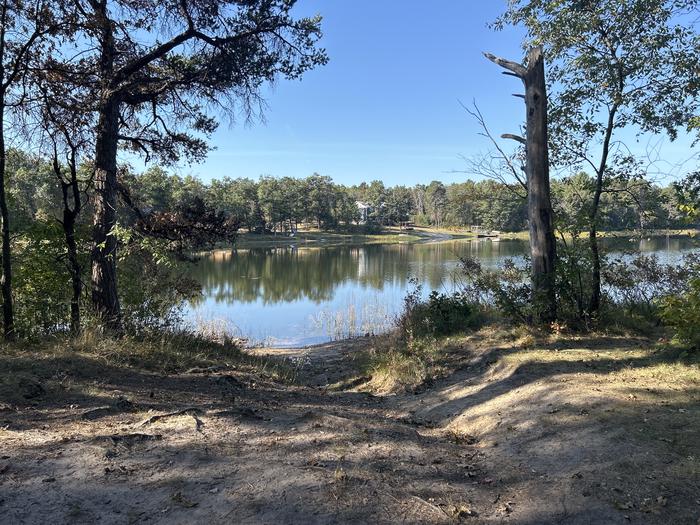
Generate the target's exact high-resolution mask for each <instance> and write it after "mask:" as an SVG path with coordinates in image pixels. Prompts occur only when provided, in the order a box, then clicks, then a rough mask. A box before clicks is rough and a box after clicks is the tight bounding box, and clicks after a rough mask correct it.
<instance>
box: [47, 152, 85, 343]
mask: <svg viewBox="0 0 700 525" xmlns="http://www.w3.org/2000/svg"><path fill="white" fill-rule="evenodd" d="M69 162H70V165H69V170H70V181H69V182H66V181H65V180H64V179H63V176H62V175H61V166H60V164H59V162H58V153H57V152H56V150H54V159H53V169H54V173H55V175H56V178H57V179H58V182H59V184H60V185H61V194H62V197H63V221H61V225H62V226H63V235H64V237H65V240H66V255H67V256H68V271H69V272H70V276H71V286H72V290H73V295H72V297H71V301H70V331H71V334H73V335H76V334H78V333H79V332H80V295H81V294H82V291H83V281H82V267H81V265H80V261H79V260H78V245H77V242H76V240H75V222H76V219H77V217H78V215H79V214H80V211H81V209H82V201H81V198H80V187H79V185H78V172H77V166H76V154H75V148H73V149H72V151H71V155H70V159H69ZM69 190H70V196H69V193H68V192H69ZM71 196H72V198H73V206H72V207H71V204H70V197H71Z"/></svg>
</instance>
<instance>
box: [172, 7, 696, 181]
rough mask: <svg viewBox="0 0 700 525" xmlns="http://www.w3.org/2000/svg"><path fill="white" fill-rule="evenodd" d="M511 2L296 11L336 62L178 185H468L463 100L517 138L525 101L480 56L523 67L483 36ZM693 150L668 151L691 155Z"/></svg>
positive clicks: (276, 95) (291, 87) (223, 140)
mask: <svg viewBox="0 0 700 525" xmlns="http://www.w3.org/2000/svg"><path fill="white" fill-rule="evenodd" d="M504 4H505V0H502V1H501V0H484V1H477V0H437V1H435V2H425V1H418V0H381V1H380V0H299V4H298V6H297V8H296V10H297V13H298V14H304V15H306V14H315V13H320V14H321V15H322V16H323V17H324V20H323V31H324V38H323V41H322V45H323V46H324V47H325V48H326V49H327V52H328V55H329V57H330V61H329V63H328V65H327V66H324V67H319V68H317V69H316V70H314V71H311V72H309V73H307V74H306V75H305V76H304V77H303V78H302V79H301V80H300V81H293V82H290V81H285V80H281V81H280V82H278V83H277V85H276V86H275V87H274V88H273V89H271V90H270V91H269V92H267V93H266V99H267V102H268V106H269V107H268V109H267V111H266V122H265V123H255V124H253V125H250V126H246V125H243V124H238V125H235V126H233V127H231V126H229V125H228V123H226V122H222V124H221V127H220V129H219V130H218V131H217V133H216V134H215V136H214V137H213V145H214V146H215V147H216V150H215V151H212V152H211V153H210V155H209V157H208V159H207V161H206V162H205V163H203V164H197V165H193V166H182V167H181V168H180V169H179V170H178V171H179V173H180V174H183V175H184V174H189V173H191V174H195V175H198V176H199V177H201V178H202V179H203V180H205V181H209V180H210V179H212V178H220V177H223V176H230V177H234V178H235V177H250V178H254V179H257V178H258V177H259V176H260V175H273V176H280V177H281V176H292V177H306V176H308V175H310V174H311V173H313V172H317V173H320V174H322V175H329V176H331V177H332V178H333V179H334V180H335V181H336V182H339V183H343V184H356V183H359V182H362V181H370V180H372V179H380V180H382V181H384V183H385V184H387V185H395V184H406V185H413V184H416V183H419V182H422V183H428V182H430V181H431V180H434V179H437V180H442V181H445V182H453V181H460V180H464V179H465V178H466V175H464V174H460V173H454V171H456V170H461V169H464V162H463V161H462V160H461V159H460V155H467V156H469V155H471V154H474V153H476V152H478V151H482V150H485V149H488V143H487V142H485V139H483V138H482V137H479V136H478V131H479V129H478V127H477V125H476V124H475V123H474V122H473V120H472V119H471V117H469V115H467V114H466V112H465V111H464V110H463V109H462V108H461V106H460V104H459V101H460V100H461V101H462V102H464V103H465V104H470V103H471V102H472V100H475V101H476V102H477V104H478V105H479V106H480V108H481V110H482V112H483V113H484V116H485V117H486V118H487V120H488V122H489V125H490V127H491V128H492V131H493V132H495V133H496V134H498V135H500V134H501V133H506V132H518V130H519V127H520V126H521V124H522V123H523V119H524V105H523V103H522V101H521V100H519V99H516V98H514V97H512V96H511V94H512V93H517V92H520V91H521V90H522V87H521V85H520V82H519V81H518V80H517V79H514V78H511V77H507V76H503V75H501V74H500V70H499V68H498V67H496V66H495V65H493V64H491V63H490V62H488V61H487V60H486V59H485V58H484V57H483V56H482V54H481V52H482V51H491V52H493V53H495V54H499V55H501V56H504V57H508V58H512V59H519V58H521V56H522V51H521V48H520V38H521V33H520V31H518V30H516V29H510V30H507V31H502V32H494V31H492V30H490V29H489V28H488V27H487V25H488V23H489V22H491V21H493V20H494V19H495V18H496V16H497V15H498V14H499V13H500V11H501V10H502V8H503V6H504ZM686 147H687V144H685V145H683V144H679V145H668V146H667V149H668V150H669V151H670V150H677V151H676V153H675V154H674V155H677V156H678V157H682V156H684V155H686V151H687V150H686V149H684V148H686Z"/></svg>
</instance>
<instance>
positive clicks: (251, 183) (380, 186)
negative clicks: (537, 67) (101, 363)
mask: <svg viewBox="0 0 700 525" xmlns="http://www.w3.org/2000/svg"><path fill="white" fill-rule="evenodd" d="M8 168H9V170H8V171H9V172H10V177H9V180H10V183H9V188H8V190H9V198H10V201H11V205H12V208H13V210H16V218H15V222H14V224H13V226H14V228H13V230H14V231H17V232H20V231H26V230H27V229H30V228H32V227H33V225H34V223H35V221H37V220H39V219H41V218H42V217H51V216H56V217H58V216H60V211H61V208H62V199H61V192H60V187H58V186H56V185H55V184H54V183H53V180H52V178H51V176H50V175H51V169H52V168H51V163H50V162H49V161H48V160H45V159H42V158H40V157H36V156H32V155H30V154H27V153H24V152H22V151H19V150H11V151H10V155H9V158H8ZM120 180H121V184H122V187H123V189H124V191H125V192H127V197H128V198H127V200H128V201H129V202H128V204H127V203H124V202H122V201H120V202H121V205H120V206H119V208H118V216H119V224H120V225H122V226H123V227H132V226H134V225H136V223H137V222H138V220H139V218H140V217H139V214H140V215H141V218H143V216H156V215H158V214H164V213H170V212H174V211H177V210H185V209H190V210H191V209H193V208H194V207H196V206H200V205H203V206H204V207H205V209H206V210H209V212H210V213H216V214H220V215H221V218H222V220H228V221H229V223H230V224H234V223H235V224H236V226H237V227H238V228H240V229H241V230H242V231H246V232H251V233H254V232H257V233H262V232H290V231H295V230H297V229H298V228H300V227H303V228H308V227H313V228H320V229H324V230H341V229H344V228H348V227H353V226H359V225H363V224H364V223H363V221H362V217H361V214H360V211H359V208H358V203H364V204H366V205H368V206H369V210H370V211H369V213H368V214H367V221H366V224H365V225H366V226H367V227H368V228H372V227H375V226H376V227H381V226H395V225H399V224H401V223H409V222H410V223H413V224H415V225H418V226H429V227H438V226H440V227H448V228H451V227H455V228H468V227H479V228H482V229H486V230H499V231H505V232H516V231H522V230H525V229H527V216H526V202H525V199H524V198H523V197H522V196H521V195H519V194H518V193H517V192H515V191H514V189H513V188H512V187H511V186H509V185H507V184H504V183H501V182H497V181H493V180H488V179H486V180H480V181H473V180H467V181H465V182H459V183H453V184H444V183H442V182H439V181H433V182H431V183H430V184H428V185H424V184H417V185H415V186H410V187H409V186H401V185H400V186H386V185H385V184H384V183H383V182H381V181H378V180H374V181H371V182H369V183H365V182H363V183H361V184H358V185H353V186H346V185H342V184H337V183H335V182H333V180H332V179H331V178H330V177H328V176H323V175H318V174H313V175H311V176H309V177H306V178H304V179H297V178H292V177H279V178H276V177H271V176H262V177H260V178H259V179H258V180H253V179H250V178H235V179H234V178H230V177H224V178H222V179H214V180H212V181H211V182H209V183H205V182H203V181H202V180H201V179H199V178H196V177H193V176H189V175H188V176H184V177H182V176H179V175H175V174H171V173H168V171H167V170H166V169H164V168H162V167H158V166H155V167H152V168H149V169H147V170H146V171H144V172H143V173H138V174H137V173H134V172H132V171H129V170H126V169H124V170H122V174H121V177H120ZM594 184H595V181H594V178H593V177H592V176H590V175H587V174H586V173H583V172H581V173H578V174H576V175H574V176H572V177H568V178H564V179H557V180H554V181H552V194H553V196H552V198H553V201H554V207H555V211H556V217H557V220H559V221H562V222H563V223H565V224H567V225H571V224H572V223H575V222H576V220H582V221H583V219H584V218H585V216H586V212H587V207H588V206H590V204H589V203H590V201H591V195H592V194H593V192H594V191H595V187H594ZM679 198H681V196H680V194H679V192H678V191H677V188H676V186H674V185H673V184H669V185H667V186H659V185H656V184H653V183H651V182H648V181H645V180H634V181H625V182H622V183H619V184H618V185H617V186H615V185H610V186H609V187H608V188H607V191H605V192H604V193H603V195H602V204H601V225H602V228H603V229H604V230H642V231H643V230H646V229H664V228H672V229H674V228H685V227H688V226H689V225H690V223H689V222H688V219H687V214H685V213H683V211H681V209H682V203H681V202H679ZM87 201H88V202H86V203H85V206H87V207H89V206H90V203H89V199H87ZM135 210H138V213H136V211H135ZM82 220H83V223H84V224H83V227H85V226H87V223H88V222H89V214H83V215H82ZM581 228H582V229H583V224H582V226H581Z"/></svg>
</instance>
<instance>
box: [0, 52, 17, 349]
mask: <svg viewBox="0 0 700 525" xmlns="http://www.w3.org/2000/svg"><path fill="white" fill-rule="evenodd" d="M1 67H2V66H0V68H1ZM1 77H2V75H0V78H1ZM4 98H5V97H4V93H3V94H0V221H2V276H0V288H2V320H3V330H4V335H5V339H8V340H12V339H14V338H15V317H14V312H13V305H12V247H11V246H10V240H11V239H10V212H9V209H8V206H7V195H6V192H5V182H6V181H5V169H6V164H7V159H6V156H5V126H4V113H5V112H4V108H5V100H4Z"/></svg>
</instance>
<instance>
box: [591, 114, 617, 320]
mask: <svg viewBox="0 0 700 525" xmlns="http://www.w3.org/2000/svg"><path fill="white" fill-rule="evenodd" d="M617 110H618V104H617V103H616V104H613V106H612V108H611V109H610V112H609V113H608V124H607V127H606V129H605V137H604V138H603V151H602V153H601V156H600V166H599V167H598V170H597V171H596V179H595V191H594V193H593V206H591V214H590V216H589V222H590V226H589V230H588V241H589V244H590V247H591V258H592V268H591V300H590V301H589V303H588V312H589V313H590V314H592V315H595V314H597V313H598V311H599V310H600V296H601V278H600V250H599V249H598V211H599V209H600V198H601V195H602V194H603V177H604V175H605V171H606V170H607V167H608V157H609V155H610V142H611V140H612V134H613V130H614V129H615V116H616V115H617Z"/></svg>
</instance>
